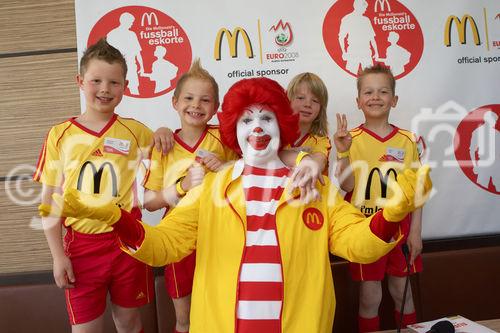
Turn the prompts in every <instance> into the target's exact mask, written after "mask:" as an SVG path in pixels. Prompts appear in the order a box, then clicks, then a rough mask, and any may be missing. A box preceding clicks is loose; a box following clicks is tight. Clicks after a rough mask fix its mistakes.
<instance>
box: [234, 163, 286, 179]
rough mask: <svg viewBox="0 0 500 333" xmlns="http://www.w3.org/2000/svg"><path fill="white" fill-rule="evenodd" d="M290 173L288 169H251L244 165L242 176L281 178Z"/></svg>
mask: <svg viewBox="0 0 500 333" xmlns="http://www.w3.org/2000/svg"><path fill="white" fill-rule="evenodd" d="M289 173H290V169H288V168H280V169H262V168H257V167H252V166H248V165H245V167H244V168H243V173H242V175H243V176H248V175H254V176H274V177H283V176H287V175H288V174H289Z"/></svg>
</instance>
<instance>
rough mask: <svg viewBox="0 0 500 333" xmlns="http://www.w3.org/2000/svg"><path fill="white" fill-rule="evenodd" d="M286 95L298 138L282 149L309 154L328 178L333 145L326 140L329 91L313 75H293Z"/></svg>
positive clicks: (306, 73)
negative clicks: (297, 117)
mask: <svg viewBox="0 0 500 333" xmlns="http://www.w3.org/2000/svg"><path fill="white" fill-rule="evenodd" d="M287 95H288V98H289V99H290V106H291V107H292V110H293V111H294V112H295V113H297V114H298V115H299V129H300V136H299V139H298V140H297V141H296V142H294V143H293V144H291V145H289V146H288V147H286V148H285V149H292V150H295V151H304V152H307V153H309V154H310V156H311V158H314V159H315V160H316V161H317V162H318V163H320V165H321V166H322V169H323V174H324V175H326V176H328V158H329V156H330V149H331V148H332V144H331V142H330V139H329V138H328V120H327V117H326V108H327V106H328V90H327V88H326V86H325V84H324V83H323V80H321V78H320V77H319V76H317V75H316V74H313V73H308V72H305V73H301V74H298V75H296V76H295V77H294V78H293V79H292V81H290V83H289V84H288V88H287Z"/></svg>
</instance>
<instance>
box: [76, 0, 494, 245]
mask: <svg viewBox="0 0 500 333" xmlns="http://www.w3.org/2000/svg"><path fill="white" fill-rule="evenodd" d="M75 5H76V6H75V8H76V24H77V43H78V56H79V58H80V57H81V56H82V54H83V51H84V50H85V49H86V48H87V46H88V45H90V44H93V43H94V42H96V41H97V40H98V39H99V38H101V37H107V40H108V41H109V42H110V43H111V44H112V45H114V46H115V47H117V48H118V49H119V50H120V51H122V53H123V54H124V55H125V57H126V59H127V63H128V66H129V73H128V74H127V79H128V80H129V86H128V88H127V90H126V92H125V96H124V98H123V101H122V103H121V104H120V105H119V108H118V113H119V114H120V115H122V116H126V117H133V118H136V119H138V120H140V121H141V122H143V123H145V124H146V125H148V126H149V127H150V128H151V129H153V130H155V129H157V128H158V127H160V126H166V127H169V128H172V129H175V128H178V127H179V121H178V117H177V114H176V112H175V110H174V109H173V107H172V103H171V99H172V94H173V90H174V89H175V86H176V83H177V81H178V79H179V77H180V76H181V75H182V74H183V73H184V72H186V71H187V70H188V69H189V66H190V64H191V62H192V60H193V59H194V58H197V57H198V58H200V59H201V63H202V66H203V67H204V68H206V69H207V70H208V71H209V72H210V73H211V74H212V75H213V76H214V77H215V79H216V80H217V81H218V83H219V86H220V94H221V96H220V97H221V99H222V97H223V96H224V93H225V92H226V91H227V89H228V88H229V87H230V86H231V85H232V84H233V83H234V82H236V81H238V80H240V79H243V78H250V77H260V76H266V77H269V78H272V79H275V80H277V81H278V82H280V83H281V84H282V85H283V86H284V87H286V86H287V84H288V82H289V81H290V79H291V78H292V77H293V76H295V75H297V74H299V73H301V72H306V71H307V72H313V73H316V74H318V75H319V76H320V77H321V78H322V79H323V80H324V82H325V84H326V85H327V87H328V90H329V104H328V117H329V119H330V135H332V134H333V131H334V129H335V128H336V127H335V113H345V114H347V118H348V122H349V127H350V128H354V127H356V126H358V125H360V124H361V123H362V122H363V115H362V112H361V111H360V110H358V108H357V106H356V96H357V90H356V73H357V72H358V70H359V68H362V67H366V66H370V65H372V64H373V63H374V62H381V63H384V64H385V65H387V66H390V68H391V69H392V71H393V73H394V75H395V76H396V79H397V83H396V94H397V95H398V96H399V102H398V105H397V107H396V108H395V109H392V111H391V117H390V121H391V123H393V124H395V125H397V126H398V127H400V128H404V129H408V130H411V131H413V132H414V133H415V134H417V135H418V136H420V137H421V138H422V140H420V141H419V143H420V148H421V154H422V161H423V162H425V163H428V164H430V165H431V167H432V174H431V175H432V179H433V182H434V187H435V189H434V191H433V195H432V199H431V200H430V202H429V203H428V204H427V205H426V206H425V207H424V215H423V237H424V238H425V239H434V238H450V237H458V236H466V235H468V236H471V235H481V234H498V233H500V218H499V216H500V204H499V203H500V200H499V199H500V121H499V119H498V118H499V116H500V91H499V86H500V85H499V78H500V2H499V1H498V0H479V1H467V0H442V1H438V2H436V1H432V0H420V1H409V0H405V1H395V0H338V1H310V2H307V3H304V2H303V1H297V0H287V1H284V0H278V1H262V0H256V1H252V2H248V1H240V0H235V1H229V2H228V1H222V0H212V1H194V0H183V1H166V0H163V1H159V0H158V1H153V0H149V1H148V0H141V1H139V0H136V1H132V0H128V1H126V0H107V1H101V0H76V1H75ZM81 100H82V110H84V107H85V106H84V99H83V98H81ZM215 118H216V117H214V119H213V120H212V122H213V123H216V119H215ZM331 155H332V158H331V161H330V166H331V168H334V167H335V158H334V155H335V154H334V153H332V154H331ZM330 175H333V172H332V171H331V170H330ZM331 178H333V176H331ZM382 178H383V177H382ZM332 180H333V179H332ZM372 181H379V179H377V177H373V180H372Z"/></svg>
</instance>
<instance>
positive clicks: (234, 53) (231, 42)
mask: <svg viewBox="0 0 500 333" xmlns="http://www.w3.org/2000/svg"><path fill="white" fill-rule="evenodd" d="M224 36H226V39H227V43H228V46H229V54H230V55H231V57H232V58H236V57H238V41H239V39H240V36H241V38H242V39H243V43H245V50H246V54H247V57H248V58H253V57H254V54H253V48H252V42H251V41H250V37H249V36H248V34H247V32H246V31H245V29H243V28H242V27H236V28H234V29H233V32H232V33H231V32H230V31H229V30H228V29H226V28H220V29H219V32H218V33H217V36H216V37H215V46H214V59H215V60H220V59H221V48H222V39H223V38H224Z"/></svg>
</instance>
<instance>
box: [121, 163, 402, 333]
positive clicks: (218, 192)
mask: <svg viewBox="0 0 500 333" xmlns="http://www.w3.org/2000/svg"><path fill="white" fill-rule="evenodd" d="M242 162H243V161H242V160H240V161H237V162H236V163H235V164H234V165H233V166H231V167H228V168H226V169H225V170H223V171H221V172H219V173H216V174H209V175H207V176H206V177H205V180H204V182H203V184H202V185H200V186H198V187H196V188H194V189H192V190H191V191H189V192H188V194H187V195H186V196H185V197H184V198H183V199H182V200H181V202H180V203H179V205H178V206H177V207H176V208H175V209H174V210H172V211H171V212H170V213H169V214H168V215H167V216H166V217H165V218H164V219H163V220H162V221H161V222H160V224H159V225H157V226H155V227H152V226H149V225H147V224H143V227H144V229H145V235H144V240H143V242H142V243H141V244H140V246H139V247H138V248H137V249H136V250H134V251H132V250H130V249H125V250H126V251H127V252H129V254H131V255H132V256H134V257H135V258H137V259H139V260H141V261H143V262H145V263H148V264H150V265H153V266H163V265H165V264H167V263H170V262H175V261H178V260H180V259H181V258H183V257H185V256H186V255H188V254H189V253H190V252H191V251H193V250H194V249H195V248H196V251H197V255H196V270H195V275H194V284H193V293H192V303H191V327H190V332H194V333H212V332H213V333H225V332H234V330H235V321H236V304H237V298H238V297H237V292H238V291H237V286H238V279H239V272H240V265H241V260H242V256H243V250H244V248H245V233H246V214H245V196H244V193H243V188H242V180H241V178H242V177H241V172H242V169H243V163H242ZM325 181H326V185H325V186H321V187H320V188H319V191H320V193H321V197H322V200H321V201H318V202H314V203H311V204H308V205H303V204H302V203H301V202H300V201H299V200H298V199H297V198H296V197H293V196H292V195H291V194H289V193H288V190H287V189H285V191H284V192H283V195H282V197H281V198H280V200H279V205H278V208H277V211H276V224H277V233H278V241H279V246H280V251H281V259H282V269H283V284H284V297H283V309H282V310H283V313H282V328H283V332H286V333H303V332H331V329H332V326H333V317H334V313H335V293H334V289H333V279H332V272H331V268H330V260H329V252H331V253H333V254H335V255H337V256H340V257H343V258H345V259H346V260H348V261H352V262H360V263H370V262H373V261H375V260H377V259H378V258H379V257H381V256H383V255H385V254H386V253H388V252H389V251H390V250H391V249H392V248H393V247H394V246H395V245H396V242H393V243H386V242H384V241H382V240H381V239H379V238H378V237H377V236H375V235H374V234H373V233H372V232H371V230H370V226H369V224H370V220H371V218H372V217H369V218H366V217H365V216H364V215H363V214H361V213H360V212H359V210H357V209H356V208H354V207H353V206H351V205H350V204H349V203H347V202H345V201H344V200H343V199H342V197H341V196H340V195H339V193H338V190H337V188H336V187H335V186H333V185H331V184H330V183H329V182H328V179H325Z"/></svg>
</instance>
